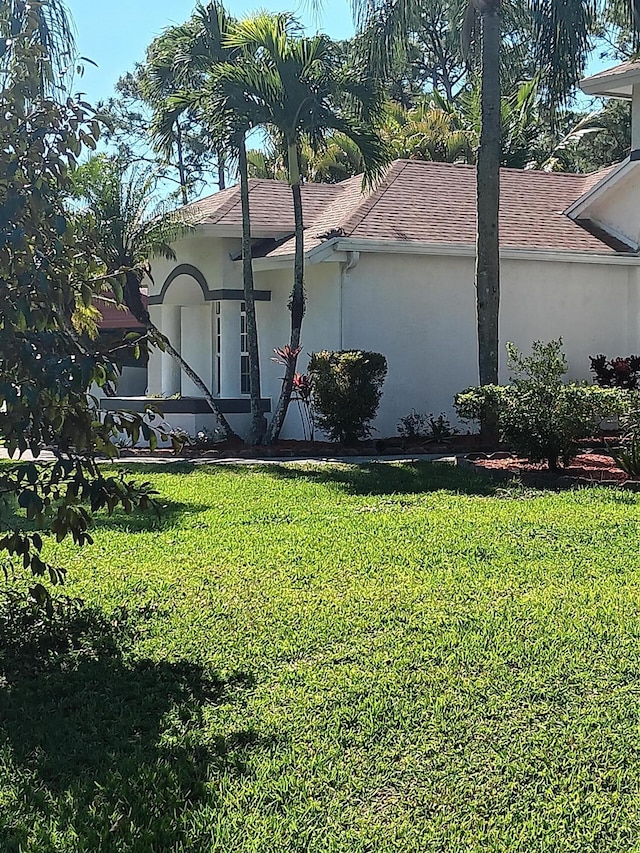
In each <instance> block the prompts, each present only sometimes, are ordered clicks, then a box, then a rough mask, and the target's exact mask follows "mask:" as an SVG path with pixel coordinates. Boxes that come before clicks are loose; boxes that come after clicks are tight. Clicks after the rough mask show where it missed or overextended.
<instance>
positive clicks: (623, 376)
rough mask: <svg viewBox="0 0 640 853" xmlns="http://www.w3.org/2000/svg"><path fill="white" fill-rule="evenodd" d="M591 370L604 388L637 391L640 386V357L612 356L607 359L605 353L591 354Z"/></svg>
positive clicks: (597, 381)
mask: <svg viewBox="0 0 640 853" xmlns="http://www.w3.org/2000/svg"><path fill="white" fill-rule="evenodd" d="M589 361H590V362H591V372H592V373H593V374H594V375H595V381H596V383H597V384H598V385H600V386H601V387H602V388H624V389H625V390H627V391H637V390H638V387H640V357H639V356H637V355H630V356H628V357H627V358H622V357H620V356H619V357H618V358H612V359H609V361H607V357H606V356H605V355H597V356H595V357H594V356H589Z"/></svg>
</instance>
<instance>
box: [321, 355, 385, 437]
mask: <svg viewBox="0 0 640 853" xmlns="http://www.w3.org/2000/svg"><path fill="white" fill-rule="evenodd" d="M307 370H308V373H309V375H310V376H311V380H312V388H313V413H314V423H316V424H317V425H318V426H319V427H320V429H321V430H322V431H323V432H325V433H326V434H327V435H328V436H329V438H330V439H331V440H332V441H342V442H344V443H345V444H356V443H357V442H358V441H360V440H361V439H363V438H367V437H368V436H369V435H370V434H371V427H370V426H369V424H370V422H371V421H372V420H373V419H374V418H375V416H376V412H377V411H378V406H379V405H380V398H381V397H382V386H383V384H384V380H385V378H386V375H387V360H386V358H385V357H384V356H383V355H381V354H380V353H378V352H365V351H364V350H343V351H341V352H329V351H327V350H324V351H322V352H317V353H313V355H312V356H311V359H310V361H309V367H308V368H307Z"/></svg>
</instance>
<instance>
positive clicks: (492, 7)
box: [355, 0, 640, 384]
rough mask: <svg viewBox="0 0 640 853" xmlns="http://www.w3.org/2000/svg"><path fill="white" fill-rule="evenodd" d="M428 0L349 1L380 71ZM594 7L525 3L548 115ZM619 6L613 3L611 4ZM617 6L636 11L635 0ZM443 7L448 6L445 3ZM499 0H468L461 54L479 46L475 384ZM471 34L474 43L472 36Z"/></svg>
mask: <svg viewBox="0 0 640 853" xmlns="http://www.w3.org/2000/svg"><path fill="white" fill-rule="evenodd" d="M428 3H429V0H356V3H355V8H356V12H357V13H358V14H359V21H360V24H361V27H362V29H363V31H364V32H365V33H368V34H369V36H370V38H369V46H370V55H371V57H372V58H373V59H374V60H376V61H377V62H378V64H379V65H380V66H385V65H388V56H389V55H393V52H394V50H395V52H397V51H398V50H402V49H403V48H404V45H406V43H407V33H410V32H411V31H413V30H415V29H416V27H417V26H418V24H419V21H420V16H421V14H422V13H423V10H424V8H425V6H426V5H427V4H428ZM596 5H597V4H596V3H595V2H592V0H575V2H572V3H567V2H566V0H529V2H528V3H527V4H526V6H527V8H528V9H529V10H530V12H531V13H532V21H533V23H532V27H533V30H532V32H533V38H532V44H533V49H534V59H535V62H536V68H537V69H538V70H539V71H540V72H541V78H542V79H543V80H544V87H543V93H544V95H545V96H546V100H547V102H548V104H549V105H550V108H551V110H552V111H553V109H554V107H556V106H557V104H558V102H559V101H562V100H563V99H564V98H565V97H566V95H567V93H568V92H569V90H570V89H571V87H572V86H573V85H574V84H575V82H576V80H577V79H578V78H579V76H580V74H581V72H582V70H583V68H584V65H585V61H586V57H587V55H588V52H589V43H590V31H591V27H592V24H593V19H594V12H595V9H596ZM618 5H620V4H618ZM624 5H625V7H626V8H627V9H629V10H631V9H632V8H633V7H635V11H636V12H638V11H640V3H639V2H638V0H632V2H631V3H629V4H628V5H627V2H626V0H625V4H624ZM451 8H455V7H454V4H453V3H451ZM509 8H511V5H510V6H508V7H507V6H505V7H504V8H503V7H502V6H501V4H500V0H468V3H467V5H466V13H465V16H464V25H463V28H462V33H463V43H464V44H465V45H466V48H467V52H468V50H469V48H470V46H471V45H473V44H474V43H476V44H477V43H479V44H480V54H481V62H480V80H481V103H482V129H481V135H480V148H479V152H478V163H477V174H478V222H477V227H478V232H477V263H476V295H477V318H478V370H479V374H480V381H481V383H483V384H485V383H491V382H496V381H497V378H498V341H497V337H498V319H499V304H500V279H499V273H500V254H499V248H500V243H499V233H498V214H499V204H500V160H501V134H500V73H499V68H500V60H501V56H502V55H503V51H502V49H501V35H502V21H503V15H504V10H505V9H509ZM474 35H477V36H478V39H474Z"/></svg>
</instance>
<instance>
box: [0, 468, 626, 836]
mask: <svg viewBox="0 0 640 853" xmlns="http://www.w3.org/2000/svg"><path fill="white" fill-rule="evenodd" d="M139 470H141V471H142V470H143V469H139ZM144 475H145V478H147V479H151V480H152V481H153V483H154V484H155V486H156V488H157V489H158V490H159V491H160V492H161V493H162V494H163V495H164V496H166V502H167V508H166V510H165V512H164V514H163V516H162V517H161V518H160V519H159V520H156V519H154V518H152V517H144V516H138V517H136V518H133V519H130V518H127V517H125V516H118V517H117V518H113V519H107V518H101V519H99V521H98V523H97V525H96V544H95V545H94V546H93V547H91V548H86V549H84V550H83V551H77V550H74V549H73V547H71V546H69V547H66V546H65V547H61V546H59V547H58V551H59V554H60V557H61V559H62V560H63V561H64V563H65V564H66V565H67V566H68V568H69V578H70V582H69V584H68V589H67V592H69V593H71V594H73V595H79V596H81V597H82V598H84V600H85V602H86V607H85V610H84V612H82V613H80V614H75V615H74V613H70V614H69V616H68V618H66V619H62V618H60V619H59V620H58V622H57V623H56V624H55V625H53V626H52V627H51V629H50V636H49V637H45V638H44V639H43V638H42V637H41V636H39V634H38V633H37V631H36V627H37V626H35V627H34V626H33V625H32V624H31V621H30V620H29V619H28V618H27V617H26V616H24V615H23V614H19V615H18V616H17V617H15V619H14V622H13V623H12V622H11V619H10V618H9V617H8V616H7V615H6V613H5V615H4V616H3V617H2V618H1V619H0V632H1V633H2V641H3V648H4V651H1V652H0V665H1V666H0V668H1V670H2V671H4V672H5V673H6V677H5V683H4V686H3V687H2V689H1V690H0V851H1V853H11V852H12V851H24V852H25V853H40V851H64V853H67V852H68V853H71V851H73V852H74V853H75V851H91V853H95V851H100V853H103V851H135V853H165V851H171V853H173V851H184V853H204V851H207V853H208V851H220V853H223V852H224V853H233V851H243V853H244V851H246V852H247V853H249V851H252V853H254V851H255V853H257V852H258V851H260V853H277V851H300V853H302V851H309V853H329V851H332V853H352V851H353V853H356V851H357V853H361V851H362V853H364V851H371V853H390V851H400V853H412V851H416V853H417V851H420V852H421V853H422V852H423V851H446V853H449V851H451V852H452V853H465V851H526V853H534V851H543V850H544V851H554V853H558V851H576V853H588V851H597V853H603V851H616V853H618V852H619V851H640V570H639V565H638V546H639V536H638V533H639V523H640V498H639V497H638V496H635V495H632V494H628V493H622V492H615V491H605V490H583V491H574V492H564V493H559V494H556V493H541V492H533V491H525V490H520V489H518V488H516V487H514V488H513V489H511V490H505V489H502V488H498V487H495V486H493V485H492V484H490V483H489V482H488V481H486V480H481V479H478V478H476V476H475V475H473V474H472V473H469V472H463V471H458V470H455V469H450V468H448V467H446V466H442V467H440V466H433V465H431V466H429V465H422V466H409V465H405V466H401V465H388V466H372V467H370V468H364V469H357V468H354V467H350V466H336V467H333V468H306V469H302V468H297V469H296V468H293V467H284V466H282V467H273V468H268V469H261V470H254V469H246V468H244V469H236V470H230V469H223V468H209V469H206V470H204V469H197V470H193V469H190V468H182V469H175V470H174V471H173V472H171V473H169V472H166V471H165V472H163V473H157V472H156V469H153V471H152V470H151V469H150V468H148V469H146V470H145V471H144ZM65 636H71V637H72V639H73V642H74V647H75V648H74V651H73V652H71V653H67V654H64V655H62V657H59V656H58V657H55V656H53V657H52V660H51V661H50V662H49V663H48V664H42V665H41V661H42V660H43V659H45V658H46V649H45V646H46V643H47V642H48V643H50V645H51V646H52V647H55V648H58V647H63V646H64V643H65Z"/></svg>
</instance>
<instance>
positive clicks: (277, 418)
mask: <svg viewBox="0 0 640 853" xmlns="http://www.w3.org/2000/svg"><path fill="white" fill-rule="evenodd" d="M288 161H289V183H290V184H291V193H292V195H293V218H294V224H295V255H294V266H293V290H292V291H291V302H290V305H289V310H290V311H291V337H290V340H289V346H290V348H291V356H290V358H288V359H287V363H286V366H285V373H284V378H283V380H282V390H281V391H280V397H279V399H278V403H277V405H276V408H275V411H274V413H273V417H272V419H271V423H270V424H269V430H268V432H267V437H266V443H267V444H273V442H274V441H277V440H278V437H279V436H280V431H281V430H282V425H283V424H284V419H285V417H286V414H287V409H288V408H289V402H290V401H291V392H292V391H293V377H294V376H295V372H296V364H297V360H298V350H299V348H300V335H301V333H302V320H303V318H304V309H305V304H304V301H305V300H304V217H303V212H302V192H301V188H300V168H299V164H298V149H297V146H296V145H295V144H293V145H291V144H290V145H289V150H288Z"/></svg>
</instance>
